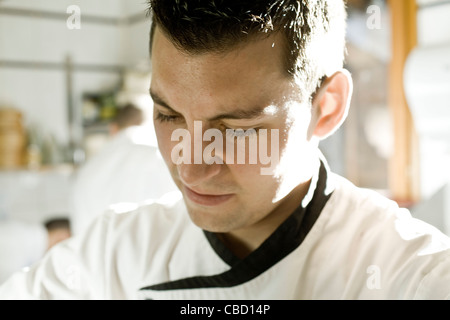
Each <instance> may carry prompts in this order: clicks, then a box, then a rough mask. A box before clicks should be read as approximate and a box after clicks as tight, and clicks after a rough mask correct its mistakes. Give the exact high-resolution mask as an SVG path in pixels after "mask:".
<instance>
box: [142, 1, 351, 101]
mask: <svg viewBox="0 0 450 320" xmlns="http://www.w3.org/2000/svg"><path fill="white" fill-rule="evenodd" d="M148 3H149V14H150V15H151V16H152V29H151V32H150V52H151V46H152V38H153V34H154V30H155V27H156V26H158V27H159V28H160V29H161V30H162V32H163V33H164V34H165V36H167V37H168V38H169V39H170V40H171V42H172V43H173V44H174V45H175V46H176V47H177V48H179V49H180V50H183V51H186V52H188V53H190V54H202V53H206V52H226V51H228V50H231V49H233V48H235V47H236V46H238V45H240V44H243V43H245V42H247V41H251V40H255V39H258V38H259V37H261V38H262V37H268V36H270V35H271V34H274V33H277V32H280V33H282V34H283V35H284V41H285V65H286V71H287V74H289V75H290V76H293V77H294V78H295V80H296V81H297V82H298V83H299V84H300V86H301V89H302V93H303V94H304V95H306V96H310V95H311V94H312V93H314V92H315V91H316V89H317V87H318V86H319V85H320V82H321V80H322V79H323V78H324V77H326V76H330V75H331V74H332V73H334V72H336V71H337V70H339V69H341V68H342V66H343V62H344V56H345V32H346V10H345V3H344V0H299V1H294V0H208V1H206V0H148Z"/></svg>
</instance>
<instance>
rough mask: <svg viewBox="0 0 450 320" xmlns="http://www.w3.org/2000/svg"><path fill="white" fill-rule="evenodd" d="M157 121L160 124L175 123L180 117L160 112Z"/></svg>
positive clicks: (157, 114) (157, 112)
mask: <svg viewBox="0 0 450 320" xmlns="http://www.w3.org/2000/svg"><path fill="white" fill-rule="evenodd" d="M155 119H156V120H158V121H159V122H174V121H176V120H177V119H178V116H169V115H166V114H163V113H161V112H159V111H156V117H155Z"/></svg>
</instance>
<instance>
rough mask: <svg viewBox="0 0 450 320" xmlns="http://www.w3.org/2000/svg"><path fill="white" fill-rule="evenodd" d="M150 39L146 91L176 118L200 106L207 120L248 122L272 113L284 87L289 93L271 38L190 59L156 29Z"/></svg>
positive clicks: (284, 90)
mask: <svg viewBox="0 0 450 320" xmlns="http://www.w3.org/2000/svg"><path fill="white" fill-rule="evenodd" d="M154 36H155V38H154V40H155V41H154V47H153V54H152V60H153V61H152V64H153V67H152V91H153V93H154V95H156V96H157V97H158V98H160V99H157V100H163V101H164V102H165V104H166V106H169V107H170V108H171V109H173V110H174V111H176V112H178V113H184V112H185V111H186V108H187V106H189V108H190V109H191V110H192V109H195V106H202V107H201V108H199V110H202V112H203V113H204V114H203V115H204V116H205V117H208V118H211V117H212V118H217V119H219V118H225V117H227V118H233V117H234V118H236V119H237V118H241V119H244V118H252V117H253V116H252V114H253V115H257V114H258V113H259V114H266V113H267V112H269V113H273V112H274V108H275V107H274V106H276V105H277V104H279V101H280V97H281V96H282V95H286V91H287V90H286V88H287V89H289V90H292V79H291V78H289V77H288V76H287V75H286V74H285V73H284V72H283V68H282V62H283V59H282V55H281V51H282V50H281V48H277V38H276V37H274V38H273V39H269V38H266V39H265V40H264V42H254V43H253V42H252V43H249V45H248V46H247V47H243V48H239V49H236V50H230V51H229V52H227V53H224V54H220V55H219V54H216V53H212V54H199V55H192V54H191V55H190V54H187V53H186V52H183V51H180V50H179V49H178V48H177V47H175V46H174V45H173V43H172V42H171V41H170V40H169V39H168V38H167V37H166V36H165V35H164V34H163V33H162V32H160V31H159V30H158V29H157V30H156V31H155V35H154ZM160 105H161V104H160ZM268 107H269V108H268ZM266 108H268V109H266ZM247 111H248V112H247ZM192 112H194V113H196V114H199V112H196V110H192ZM206 113H207V114H206Z"/></svg>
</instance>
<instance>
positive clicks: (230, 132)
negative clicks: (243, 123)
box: [226, 128, 258, 139]
mask: <svg viewBox="0 0 450 320" xmlns="http://www.w3.org/2000/svg"><path fill="white" fill-rule="evenodd" d="M257 130H258V128H250V129H246V130H244V129H230V128H227V129H226V135H227V137H230V138H238V139H241V138H245V137H254V136H256V135H257Z"/></svg>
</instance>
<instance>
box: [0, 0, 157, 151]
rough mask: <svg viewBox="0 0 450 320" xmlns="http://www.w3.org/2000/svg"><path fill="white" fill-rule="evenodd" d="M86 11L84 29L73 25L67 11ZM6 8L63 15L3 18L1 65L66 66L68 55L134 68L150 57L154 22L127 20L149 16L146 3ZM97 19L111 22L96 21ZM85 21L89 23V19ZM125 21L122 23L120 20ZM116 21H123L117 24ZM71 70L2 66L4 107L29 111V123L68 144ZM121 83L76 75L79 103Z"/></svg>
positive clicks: (119, 0)
mask: <svg viewBox="0 0 450 320" xmlns="http://www.w3.org/2000/svg"><path fill="white" fill-rule="evenodd" d="M70 5H77V6H79V8H80V10H81V29H79V30H78V29H73V30H70V29H69V28H68V27H67V24H66V22H67V19H65V17H67V18H68V17H69V16H70V14H68V13H66V10H67V7H68V6H70ZM0 8H16V9H27V10H43V11H47V12H48V11H50V12H54V13H58V14H61V17H60V18H58V17H54V18H52V17H45V16H44V17H31V16H17V15H4V14H0V61H1V60H14V61H17V60H19V61H34V62H50V63H64V61H65V59H66V57H67V55H70V56H71V59H72V62H73V63H74V64H75V65H76V64H90V65H112V66H127V67H128V66H133V65H134V64H136V63H138V62H142V61H145V60H146V59H148V30H149V26H150V25H149V19H146V20H143V21H140V22H135V23H134V22H127V20H125V19H124V18H126V17H130V16H134V15H138V14H140V13H142V15H143V16H144V15H145V9H146V5H145V3H144V2H143V1H130V0H127V1H123V0H96V1H90V0H77V1H74V0H58V1H54V0H40V1H33V0H15V1H11V0H10V1H3V2H2V3H1V5H0ZM93 16H98V17H105V18H111V19H110V20H107V21H106V22H105V21H103V22H95V21H92V19H89V18H92V17H93ZM83 17H85V18H86V19H83ZM120 19H122V20H120ZM115 21H116V22H117V23H115ZM65 79H66V78H65V71H64V69H61V70H51V69H19V68H11V67H2V66H0V84H1V85H0V105H2V104H3V105H11V106H14V107H17V108H19V109H20V110H21V111H23V112H24V114H25V118H26V121H27V122H28V123H38V124H40V125H41V126H42V127H44V128H45V129H46V130H48V131H49V132H50V133H52V134H53V135H55V136H56V138H57V139H58V140H59V141H61V142H63V143H64V142H67V141H68V138H69V131H68V125H67V118H68V114H67V113H68V111H67V90H66V80H65ZM119 81H120V74H119V73H114V72H97V71H95V72H93V71H89V72H88V71H79V70H78V71H77V69H75V71H74V73H73V94H74V104H75V106H76V107H77V108H80V107H81V106H80V102H81V100H80V99H81V95H82V93H83V92H85V91H90V92H92V91H100V90H103V89H105V90H106V89H108V88H113V87H114V86H116V85H117V84H118V83H119Z"/></svg>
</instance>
